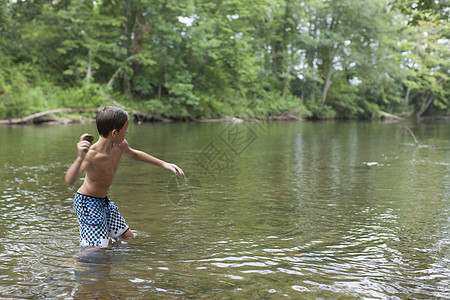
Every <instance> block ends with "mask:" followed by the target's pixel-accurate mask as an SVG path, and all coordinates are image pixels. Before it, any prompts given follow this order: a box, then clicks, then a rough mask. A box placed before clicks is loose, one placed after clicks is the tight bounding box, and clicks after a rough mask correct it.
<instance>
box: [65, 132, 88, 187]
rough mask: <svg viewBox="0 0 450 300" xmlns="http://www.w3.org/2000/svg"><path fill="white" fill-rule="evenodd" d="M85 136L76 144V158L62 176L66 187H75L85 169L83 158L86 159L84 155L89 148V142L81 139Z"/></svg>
mask: <svg viewBox="0 0 450 300" xmlns="http://www.w3.org/2000/svg"><path fill="white" fill-rule="evenodd" d="M85 135H87V133H85V134H83V135H82V136H81V137H80V141H79V142H78V143H77V149H78V156H77V158H76V159H75V161H74V162H73V163H72V165H71V166H70V167H69V169H67V172H66V175H65V176H64V181H65V182H66V183H67V184H68V185H75V183H76V182H77V180H78V179H79V178H80V177H81V174H82V173H83V171H84V169H85V166H84V165H83V162H84V158H85V157H86V153H87V152H88V151H89V147H90V146H91V143H90V142H88V141H86V140H84V139H83V138H84V136H85Z"/></svg>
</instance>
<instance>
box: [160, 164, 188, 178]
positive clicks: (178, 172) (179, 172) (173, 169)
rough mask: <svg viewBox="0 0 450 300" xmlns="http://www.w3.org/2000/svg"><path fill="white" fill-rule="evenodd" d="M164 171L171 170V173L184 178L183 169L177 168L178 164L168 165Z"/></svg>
mask: <svg viewBox="0 0 450 300" xmlns="http://www.w3.org/2000/svg"><path fill="white" fill-rule="evenodd" d="M164 169H166V170H169V171H170V172H172V173H174V174H175V175H180V176H184V172H183V170H181V168H180V167H179V166H177V165H176V164H169V163H166V164H165V165H164Z"/></svg>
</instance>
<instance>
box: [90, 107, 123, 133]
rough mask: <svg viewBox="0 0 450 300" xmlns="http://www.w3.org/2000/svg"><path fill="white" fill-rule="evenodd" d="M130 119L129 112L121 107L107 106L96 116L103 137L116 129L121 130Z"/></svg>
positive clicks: (98, 128)
mask: <svg viewBox="0 0 450 300" xmlns="http://www.w3.org/2000/svg"><path fill="white" fill-rule="evenodd" d="M127 120H128V114H127V113H126V112H125V111H124V110H123V109H121V108H118V107H114V106H105V107H104V108H103V109H102V110H101V111H99V113H98V114H97V117H96V118H95V122H96V123H97V130H98V133H99V134H100V135H101V136H103V137H108V135H109V133H110V132H111V131H113V130H114V129H115V130H117V131H119V130H120V129H121V128H122V127H123V125H124V124H125V122H126V121H127Z"/></svg>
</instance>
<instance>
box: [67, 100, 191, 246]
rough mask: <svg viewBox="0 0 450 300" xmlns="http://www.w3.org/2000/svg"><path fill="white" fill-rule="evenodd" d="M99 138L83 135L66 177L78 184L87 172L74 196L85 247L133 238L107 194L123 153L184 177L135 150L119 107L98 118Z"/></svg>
mask: <svg viewBox="0 0 450 300" xmlns="http://www.w3.org/2000/svg"><path fill="white" fill-rule="evenodd" d="M96 123H97V130H98V133H99V139H98V141H97V142H96V143H95V144H93V145H91V143H90V142H89V141H86V140H84V137H85V136H86V135H87V134H83V135H82V136H81V137H80V141H79V142H78V144H77V149H78V156H77V158H76V159H75V161H74V162H73V164H72V165H71V166H70V167H69V169H68V170H67V173H66V175H65V178H64V180H65V181H66V183H67V184H68V185H75V183H76V182H77V180H78V179H79V178H80V177H81V175H82V174H83V172H86V176H85V179H84V181H83V184H82V185H81V187H80V188H79V189H78V191H77V193H76V194H75V198H74V207H75V211H76V213H77V217H78V222H79V225H80V244H81V246H83V247H100V248H107V247H109V246H110V238H111V237H112V238H119V237H121V238H125V239H127V238H131V237H133V236H134V234H133V232H132V231H131V230H130V228H129V227H128V225H127V223H126V222H125V219H124V218H123V217H122V215H121V214H120V212H119V210H118V208H117V206H115V205H114V204H113V203H112V202H111V201H110V200H109V199H108V197H107V195H108V191H109V188H110V186H111V184H112V183H113V181H114V177H115V175H116V171H117V167H118V166H119V162H120V158H121V157H122V155H123V154H125V156H128V157H129V158H132V159H134V160H138V161H142V162H146V163H150V164H153V165H155V166H159V167H161V168H163V169H166V170H168V171H171V172H173V173H174V174H175V175H181V176H184V173H183V170H181V169H180V168H179V167H178V166H177V165H175V164H170V163H167V162H165V161H162V160H160V159H157V158H155V157H153V156H151V155H149V154H147V153H145V152H142V151H139V150H135V149H133V148H131V147H130V146H129V145H128V142H127V141H126V140H125V135H126V134H127V133H128V131H127V129H128V124H129V120H128V115H127V113H126V112H125V111H124V110H122V109H120V108H117V107H111V106H107V107H105V108H103V109H102V110H101V111H100V112H99V113H98V114H97V117H96Z"/></svg>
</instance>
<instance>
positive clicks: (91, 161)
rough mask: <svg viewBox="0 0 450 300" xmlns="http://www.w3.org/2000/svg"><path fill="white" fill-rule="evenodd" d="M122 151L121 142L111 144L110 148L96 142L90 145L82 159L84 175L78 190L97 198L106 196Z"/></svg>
mask: <svg viewBox="0 0 450 300" xmlns="http://www.w3.org/2000/svg"><path fill="white" fill-rule="evenodd" d="M125 142H126V141H124V142H123V143H125ZM123 152H124V151H123V147H122V144H119V145H112V147H111V148H110V149H108V147H105V146H104V145H101V144H99V143H98V142H97V143H95V144H94V145H92V146H91V147H90V148H89V151H88V152H87V154H86V157H85V159H84V162H85V164H86V167H85V170H86V176H85V179H84V182H83V184H82V185H81V187H80V189H79V192H80V193H82V194H85V195H92V196H93V197H98V198H104V197H106V196H107V195H108V191H109V188H110V186H111V185H112V183H113V181H114V177H115V176H116V172H117V168H118V166H119V162H120V158H121V157H122V155H123Z"/></svg>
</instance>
